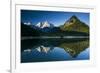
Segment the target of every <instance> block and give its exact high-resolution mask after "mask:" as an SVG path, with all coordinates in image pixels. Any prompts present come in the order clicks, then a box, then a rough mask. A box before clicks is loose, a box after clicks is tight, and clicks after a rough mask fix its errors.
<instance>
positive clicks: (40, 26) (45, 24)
mask: <svg viewBox="0 0 100 73" xmlns="http://www.w3.org/2000/svg"><path fill="white" fill-rule="evenodd" d="M35 26H37V27H39V28H45V27H49V28H53V27H54V25H53V24H51V23H49V22H48V21H45V22H38V23H37V24H36V25H35Z"/></svg>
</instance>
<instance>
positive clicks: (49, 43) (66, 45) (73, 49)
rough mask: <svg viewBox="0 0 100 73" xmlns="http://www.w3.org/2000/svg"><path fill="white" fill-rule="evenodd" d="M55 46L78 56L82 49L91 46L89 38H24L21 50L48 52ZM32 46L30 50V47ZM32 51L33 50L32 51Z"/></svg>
mask: <svg viewBox="0 0 100 73" xmlns="http://www.w3.org/2000/svg"><path fill="white" fill-rule="evenodd" d="M54 47H59V48H63V49H64V50H65V51H66V52H67V53H69V54H70V55H71V56H72V57H77V56H78V54H80V53H81V52H82V51H84V50H85V49H86V48H88V47H89V40H88V39H38V40H37V39H35V40H24V41H22V44H21V51H30V50H33V49H36V50H37V51H38V52H45V53H48V52H49V51H52V50H53V49H54ZM28 48H30V50H29V49H28ZM30 52H31V51H30Z"/></svg>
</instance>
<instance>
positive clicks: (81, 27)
mask: <svg viewBox="0 0 100 73" xmlns="http://www.w3.org/2000/svg"><path fill="white" fill-rule="evenodd" d="M60 29H61V30H63V31H66V32H67V31H77V32H84V33H89V26H88V25H86V24H85V23H83V22H82V21H80V20H79V19H78V18H77V17H76V16H72V17H71V18H70V19H69V20H68V21H67V22H65V24H64V25H62V26H61V27H60Z"/></svg>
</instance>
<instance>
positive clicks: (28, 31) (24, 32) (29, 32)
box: [21, 23, 39, 36]
mask: <svg viewBox="0 0 100 73" xmlns="http://www.w3.org/2000/svg"><path fill="white" fill-rule="evenodd" d="M21 36H39V32H38V31H37V30H35V29H33V28H32V27H30V26H29V25H25V24H24V23H21Z"/></svg>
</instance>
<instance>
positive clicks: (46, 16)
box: [21, 10, 90, 26]
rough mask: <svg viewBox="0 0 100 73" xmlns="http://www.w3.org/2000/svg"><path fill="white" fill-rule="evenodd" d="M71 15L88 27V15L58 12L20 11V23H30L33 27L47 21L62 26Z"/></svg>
mask: <svg viewBox="0 0 100 73" xmlns="http://www.w3.org/2000/svg"><path fill="white" fill-rule="evenodd" d="M73 15H75V16H77V17H78V18H79V19H80V20H81V21H82V22H84V23H86V24H87V25H89V18H90V14H89V13H82V12H60V11H36V10H21V22H31V23H32V24H33V25H35V24H37V23H38V22H44V21H48V22H50V23H52V24H54V25H55V26H59V25H63V24H64V23H65V22H66V21H67V20H68V19H69V18H70V17H71V16H73Z"/></svg>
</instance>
